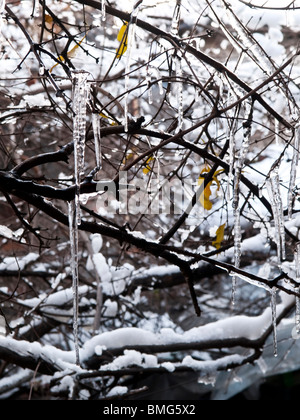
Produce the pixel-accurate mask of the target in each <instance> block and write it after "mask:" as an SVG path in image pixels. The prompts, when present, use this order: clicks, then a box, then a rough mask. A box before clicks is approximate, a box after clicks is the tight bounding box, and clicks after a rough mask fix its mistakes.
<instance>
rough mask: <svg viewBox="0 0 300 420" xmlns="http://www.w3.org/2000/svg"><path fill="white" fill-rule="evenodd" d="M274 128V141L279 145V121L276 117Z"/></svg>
mask: <svg viewBox="0 0 300 420" xmlns="http://www.w3.org/2000/svg"><path fill="white" fill-rule="evenodd" d="M274 129H275V142H276V145H277V146H279V143H280V137H279V121H278V120H277V118H275V123H274Z"/></svg>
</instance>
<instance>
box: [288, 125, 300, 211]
mask: <svg viewBox="0 0 300 420" xmlns="http://www.w3.org/2000/svg"><path fill="white" fill-rule="evenodd" d="M299 147H300V125H297V126H296V127H295V140H294V151H293V159H292V165H291V177H290V185H289V193H288V209H289V211H288V215H289V219H292V216H293V203H294V188H295V186H296V179H297V170H298V166H299V157H300V154H299Z"/></svg>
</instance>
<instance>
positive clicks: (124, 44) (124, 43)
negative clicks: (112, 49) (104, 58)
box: [117, 22, 128, 58]
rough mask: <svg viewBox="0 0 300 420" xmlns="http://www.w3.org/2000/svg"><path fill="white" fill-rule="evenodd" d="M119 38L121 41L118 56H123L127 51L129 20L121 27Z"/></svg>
mask: <svg viewBox="0 0 300 420" xmlns="http://www.w3.org/2000/svg"><path fill="white" fill-rule="evenodd" d="M117 40H118V41H119V42H120V46H119V48H117V58H121V57H122V56H123V55H124V54H125V53H126V51H127V42H128V22H125V23H124V24H123V26H122V27H121V29H120V31H119V34H118V37H117Z"/></svg>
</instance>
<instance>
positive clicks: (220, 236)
mask: <svg viewBox="0 0 300 420" xmlns="http://www.w3.org/2000/svg"><path fill="white" fill-rule="evenodd" d="M225 227H226V223H224V224H223V225H221V226H220V227H219V228H218V229H217V231H216V236H217V238H216V240H215V241H213V243H212V245H213V246H214V247H215V248H217V249H220V248H221V245H222V242H223V240H224V233H225Z"/></svg>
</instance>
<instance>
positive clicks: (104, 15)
mask: <svg viewBox="0 0 300 420" xmlns="http://www.w3.org/2000/svg"><path fill="white" fill-rule="evenodd" d="M101 14H102V21H103V22H105V21H106V0H101Z"/></svg>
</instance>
